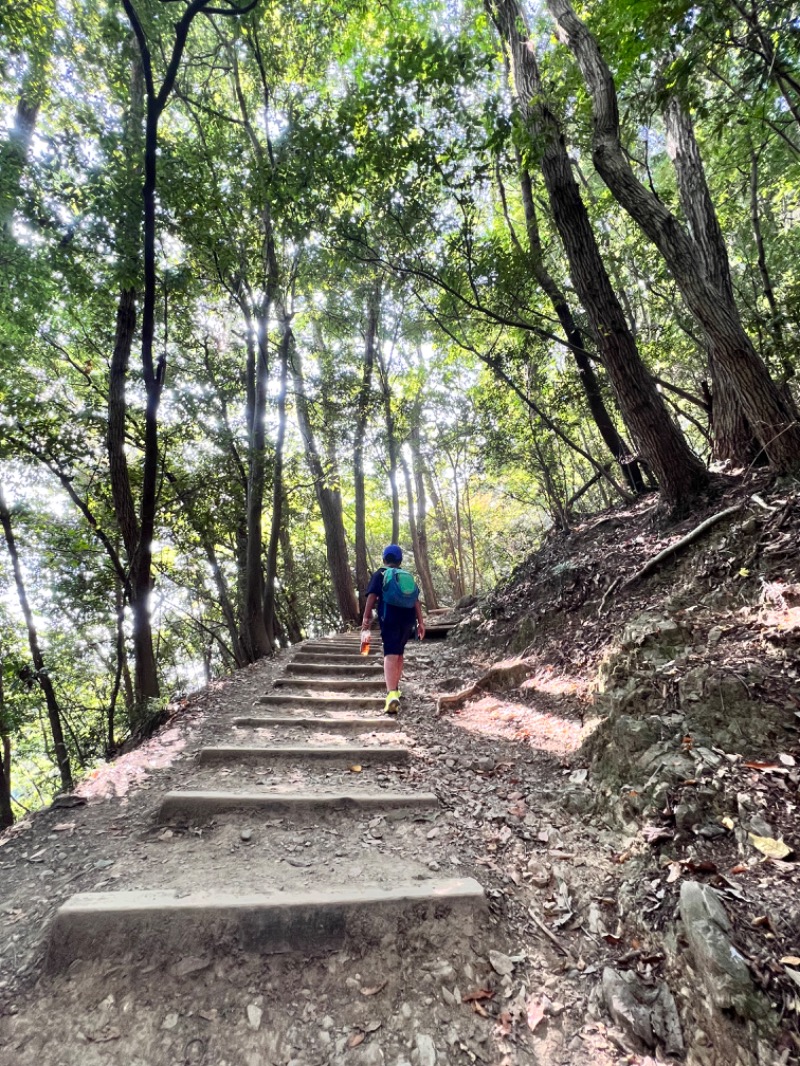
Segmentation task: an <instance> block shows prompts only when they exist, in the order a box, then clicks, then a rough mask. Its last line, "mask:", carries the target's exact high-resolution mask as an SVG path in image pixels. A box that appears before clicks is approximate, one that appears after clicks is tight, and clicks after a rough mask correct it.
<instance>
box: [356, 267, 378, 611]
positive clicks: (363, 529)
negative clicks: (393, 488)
mask: <svg viewBox="0 0 800 1066" xmlns="http://www.w3.org/2000/svg"><path fill="white" fill-rule="evenodd" d="M379 322H380V287H379V285H377V284H376V286H375V289H374V291H373V292H372V293H371V294H370V296H369V299H368V303H367V323H366V331H365V337H364V365H363V368H362V373H361V387H360V388H359V390H358V401H357V407H356V426H355V441H354V444H353V488H354V494H355V520H356V528H355V555H356V560H355V561H356V589H357V590H358V608H359V611H360V612H361V614H362V615H363V612H364V605H365V603H366V592H367V585H368V584H369V579H370V572H369V560H368V558H367V513H366V490H365V486H364V437H365V435H366V432H367V421H368V418H369V408H370V399H371V396H372V372H373V368H374V365H375V348H376V346H377V344H378V328H379Z"/></svg>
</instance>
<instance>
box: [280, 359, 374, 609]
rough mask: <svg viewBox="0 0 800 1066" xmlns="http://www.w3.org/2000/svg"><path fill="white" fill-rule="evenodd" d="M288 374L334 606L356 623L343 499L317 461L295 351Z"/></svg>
mask: <svg viewBox="0 0 800 1066" xmlns="http://www.w3.org/2000/svg"><path fill="white" fill-rule="evenodd" d="M291 372H292V380H293V382H294V388H295V407H296V410H297V421H298V423H299V426H300V433H301V435H302V437H303V443H304V445H305V453H306V462H307V463H308V469H309V471H310V472H311V477H312V478H313V481H314V489H315V492H316V494H317V503H318V504H319V509H320V514H321V515H322V524H323V527H324V529H325V548H326V552H327V556H328V567H329V569H330V573H331V582H332V584H333V591H334V594H335V596H336V602H337V604H338V605H339V611H340V613H341V616H342V621H343V622H345V623H348V622H353V623H357V622H358V621H359V617H360V616H359V613H358V602H357V600H356V595H355V591H354V589H353V575H352V574H351V572H350V561H349V558H348V554H347V540H346V538H345V533H344V516H343V514H342V495H341V492H340V491H339V489H338V488H334V487H332V486H330V485H329V484H327V479H326V477H325V471H324V469H323V466H322V460H321V459H320V455H319V450H318V448H317V444H316V441H315V439H314V432H313V430H312V428H311V417H310V414H309V409H308V397H307V396H306V392H305V381H304V379H303V365H302V360H301V358H300V353H299V351H298V350H297V348H296V347H295V349H294V350H293V352H292V358H291Z"/></svg>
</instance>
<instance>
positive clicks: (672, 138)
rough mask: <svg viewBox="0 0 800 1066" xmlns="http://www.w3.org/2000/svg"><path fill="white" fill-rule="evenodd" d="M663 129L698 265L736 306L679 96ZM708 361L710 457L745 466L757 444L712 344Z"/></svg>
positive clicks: (687, 117)
mask: <svg viewBox="0 0 800 1066" xmlns="http://www.w3.org/2000/svg"><path fill="white" fill-rule="evenodd" d="M664 124H665V128H666V135H667V152H668V153H669V156H670V158H671V159H672V164H673V166H674V168H675V175H676V178H677V182H678V192H679V194H680V199H681V206H682V208H683V213H684V215H685V216H686V220H687V222H688V223H689V229H690V232H691V235H692V238H693V240H694V243H695V245H696V246H697V252H698V261H699V264H700V266H701V267H702V270H703V272H704V273H705V276H706V278H707V279H708V280H709V281H710V282H711V283H712V284H713V285H715V286H716V287H717V288H718V289H719V290H720V291H721V292H723V293H724V295H725V299H726V300H727V301H728V303H729V304H730V305H731V306H734V303H735V300H734V295H733V282H732V281H731V271H730V263H729V260H728V249H727V247H726V246H725V238H724V237H723V236H722V230H721V229H720V225H719V220H718V218H717V212H716V210H715V209H714V203H713V201H712V199H711V193H710V191H709V188H708V183H707V181H706V175H705V168H704V167H703V160H702V158H701V156H700V149H699V147H698V145H697V139H696V137H695V135H694V125H693V123H692V119H691V115H690V114H689V112H688V111H687V110H686V108H685V107H684V106H683V104H682V102H681V100H680V99H679V98H678V97H677V96H674V95H673V96H671V97H670V99H669V100H668V102H667V106H666V108H665V110H664ZM708 362H709V369H710V371H711V382H712V394H711V395H712V408H711V416H712V417H711V432H712V455H713V457H714V458H715V459H717V460H719V461H721V462H725V461H728V462H731V463H734V464H736V465H737V466H747V465H749V464H750V463H751V462H752V461H753V459H754V458H755V456H756V453H757V445H756V442H755V439H754V437H753V433H752V430H751V428H750V425H749V423H748V421H747V418H746V416H745V413H744V411H743V410H742V406H741V404H740V403H739V400H738V397H737V395H736V392H735V390H734V389H733V388H732V387H731V385H730V384H729V381H728V379H727V377H726V376H725V375H724V374H720V373H719V368H718V366H717V360H716V357H715V354H714V345H713V343H709V346H708Z"/></svg>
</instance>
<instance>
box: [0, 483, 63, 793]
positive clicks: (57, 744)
mask: <svg viewBox="0 0 800 1066" xmlns="http://www.w3.org/2000/svg"><path fill="white" fill-rule="evenodd" d="M0 525H2V527H3V534H4V536H5V540H6V547H7V548H8V554H9V556H10V558H11V569H12V571H13V574H14V583H15V585H16V587H17V598H18V599H19V606H20V610H21V611H22V615H23V618H24V619H25V626H26V628H27V630H28V645H29V647H30V649H31V659H32V660H33V666H34V670H35V673H36V681H37V683H38V685H39V687H40V688H41V690H42V693H43V694H44V699H45V704H46V706H47V717H48V720H49V722H50V733H51V735H52V737H53V749H54V751H55V756H56V763H57V765H58V772H59V774H60V775H61V787H62V789H63V790H64V791H65V792H71V791H72V789H73V787H74V785H73V781H72V768H71V766H70V761H69V752H68V751H67V745H66V743H65V741H64V730H63V726H62V724H61V709H60V708H59V706H58V700H57V698H56V694H55V690H54V688H53V683H52V681H51V680H50V675H49V674H48V672H47V669H46V668H45V662H44V656H43V655H42V651H41V648H40V646H39V635H38V633H37V632H36V624H35V623H34V620H33V612H32V611H31V608H30V604H29V602H28V594H27V592H26V590H25V581H24V579H23V576H22V567H21V566H20V562H19V553H18V552H17V544H16V540H15V538H14V530H13V528H12V526H11V514H10V512H9V510H8V506H7V504H6V499H5V495H4V493H3V487H2V485H0Z"/></svg>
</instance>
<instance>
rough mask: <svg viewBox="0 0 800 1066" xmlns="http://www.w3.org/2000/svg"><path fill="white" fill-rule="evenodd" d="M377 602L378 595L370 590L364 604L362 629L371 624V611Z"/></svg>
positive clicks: (367, 627)
mask: <svg viewBox="0 0 800 1066" xmlns="http://www.w3.org/2000/svg"><path fill="white" fill-rule="evenodd" d="M377 602H378V597H377V596H376V595H375V593H374V592H370V594H369V596H367V602H366V603H365V604H364V620H363V621H362V623H361V628H362V629H369V627H370V626H371V625H372V611H373V608H374V607H375V604H376V603H377Z"/></svg>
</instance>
